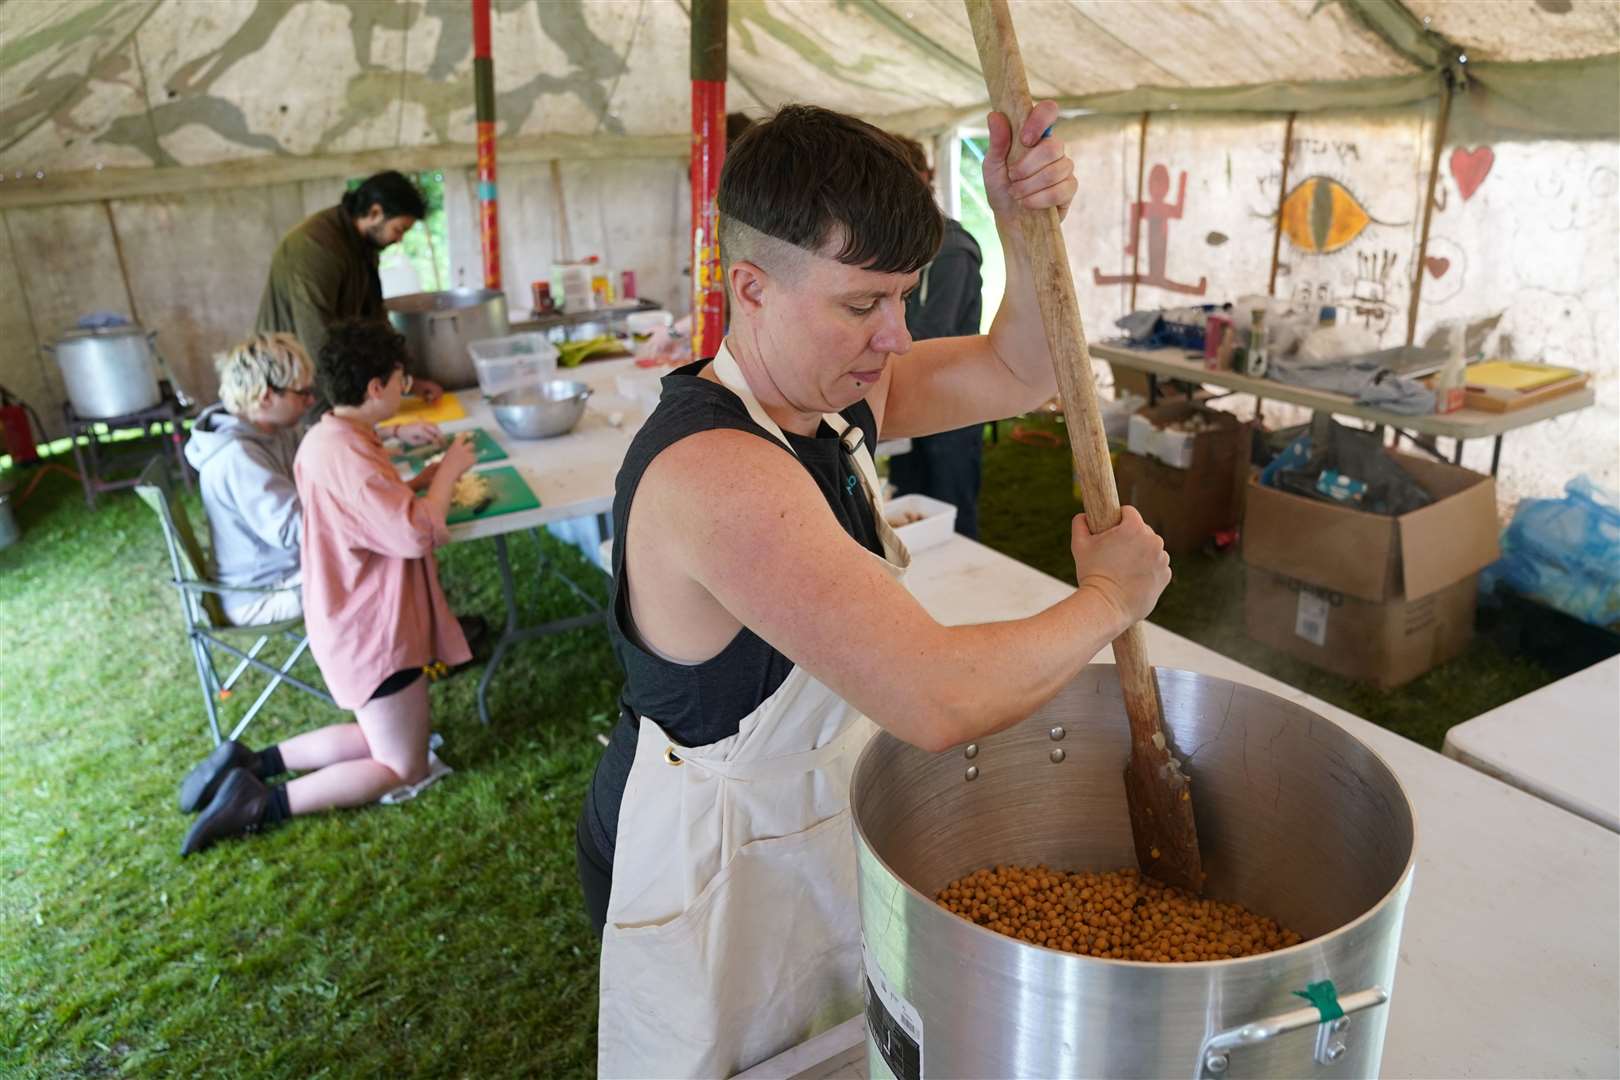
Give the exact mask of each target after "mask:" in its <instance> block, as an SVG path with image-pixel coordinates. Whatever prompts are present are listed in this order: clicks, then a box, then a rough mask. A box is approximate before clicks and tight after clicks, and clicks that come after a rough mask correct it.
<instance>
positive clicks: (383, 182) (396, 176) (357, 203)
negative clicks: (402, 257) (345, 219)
mask: <svg viewBox="0 0 1620 1080" xmlns="http://www.w3.org/2000/svg"><path fill="white" fill-rule="evenodd" d="M373 206H380V207H382V210H383V217H385V218H393V217H409V218H415V219H416V220H418V221H421V220H422V219H423V218H425V217H427V203H426V202H424V201H423V200H422V193H421V192H420V191H418V190H416V185H415V184H413V183H411V182H410V181H409V180H407V179H406V178H405V176H404V174H402V173H398V172H395V171H394V170H393V169H389V170H388V171H387V172H380V173H378V174H377V175H376V176H368V177H366V178H365V179H364V180H362V181H360V186H359V187H357V188H355V189H354V190H353V191H346V192H344V193H343V209H344V211H345V212H346V213H348V215H349V216H350V217H351V218H362V217H365V216H366V215H367V214H369V213H371V208H372V207H373Z"/></svg>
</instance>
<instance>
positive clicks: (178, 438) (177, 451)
mask: <svg viewBox="0 0 1620 1080" xmlns="http://www.w3.org/2000/svg"><path fill="white" fill-rule="evenodd" d="M169 441H170V444H171V446H172V447H173V449H174V467H175V468H177V469H179V470H180V482H181V483H182V484H184V485H186V490H187V491H192V490H194V488H193V487H192V484H191V470H190V469H188V468H186V431H185V425H184V424H182V423H181V422H180V414H179V413H178V412H177V413H175V414H174V415H173V417H171V418H170V420H169Z"/></svg>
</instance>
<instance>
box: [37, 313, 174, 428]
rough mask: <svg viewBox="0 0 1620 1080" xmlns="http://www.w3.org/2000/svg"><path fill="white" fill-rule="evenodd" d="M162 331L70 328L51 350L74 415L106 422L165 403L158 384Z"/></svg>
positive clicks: (137, 328) (120, 328) (128, 327)
mask: <svg viewBox="0 0 1620 1080" xmlns="http://www.w3.org/2000/svg"><path fill="white" fill-rule="evenodd" d="M156 337H157V332H156V331H148V330H143V329H141V328H140V327H139V326H133V325H125V326H113V327H107V328H104V329H99V330H70V331H69V332H68V333H66V334H64V335H62V337H61V338H59V339H58V340H57V341H56V343H55V344H53V345H47V346H45V348H46V349H47V350H49V351H50V352H52V353H54V354H55V355H56V366H57V367H58V368H59V369H60V370H61V372H62V386H63V388H64V389H65V390H66V391H67V396H68V403H69V404H71V405H72V406H73V411H74V413H76V414H77V415H78V416H80V417H82V418H84V419H86V420H103V419H107V418H109V417H114V416H127V415H129V414H130V413H137V412H141V411H142V410H144V409H150V408H152V407H153V406H154V405H156V404H158V403H159V402H160V401H162V400H163V391H162V389H161V388H160V387H159V386H158V358H157V352H156V350H155V349H154V348H153V346H152V342H153V340H154V339H155V338H156Z"/></svg>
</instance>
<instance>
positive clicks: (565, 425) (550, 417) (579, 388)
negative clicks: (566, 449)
mask: <svg viewBox="0 0 1620 1080" xmlns="http://www.w3.org/2000/svg"><path fill="white" fill-rule="evenodd" d="M591 393H592V391H591V388H590V387H589V386H586V385H585V384H584V383H582V382H574V381H572V380H569V379H548V380H546V381H545V382H542V383H540V384H539V385H538V386H526V387H523V388H522V389H520V390H508V391H506V392H505V393H504V394H496V395H495V396H494V397H492V398H490V399H489V404H490V407H491V408H492V409H493V410H494V412H495V421H496V423H498V424H500V425H501V427H503V428H505V429H506V433H507V434H508V435H511V436H514V437H515V438H519V439H550V438H553V437H555V436H557V435H566V434H568V433H569V432H570V431H573V430H574V425H575V424H577V423H579V418H580V417H581V416H583V415H585V400H586V399H587V398H589V397H590V396H591Z"/></svg>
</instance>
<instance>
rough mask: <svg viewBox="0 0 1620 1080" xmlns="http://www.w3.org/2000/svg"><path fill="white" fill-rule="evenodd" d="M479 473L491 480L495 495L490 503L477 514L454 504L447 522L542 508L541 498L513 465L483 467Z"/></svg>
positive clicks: (446, 518)
mask: <svg viewBox="0 0 1620 1080" xmlns="http://www.w3.org/2000/svg"><path fill="white" fill-rule="evenodd" d="M479 475H481V476H483V478H484V479H486V480H488V481H489V486H490V491H491V494H492V495H493V496H494V498H493V499H492V500H491V501H490V504H489V505H488V506H487V507H485V508H484V509H483V510H480V511H479V512H478V513H476V514H474V513H473V511H472V509H471V508H470V507H461V506H452V507H451V508H450V513H449V514H448V515H446V516H445V519H444V520H445V521H446V523H448V524H450V525H460V524H462V523H463V522H467V521H472V520H473V519H474V518H478V519H480V520H482V519H483V518H487V517H495V516H496V515H498V514H515V513H517V512H518V511H520V510H538V509H540V500H539V499H538V498H537V497H536V496H535V494H534V490H533V489H532V488H530V487H529V485H528V482H527V481H525V480H524V479H523V477H521V476H519V475H518V471H517V470H516V469H514V468H513V467H512V466H510V465H502V466H500V467H499V468H495V469H483V470H480V473H479Z"/></svg>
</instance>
